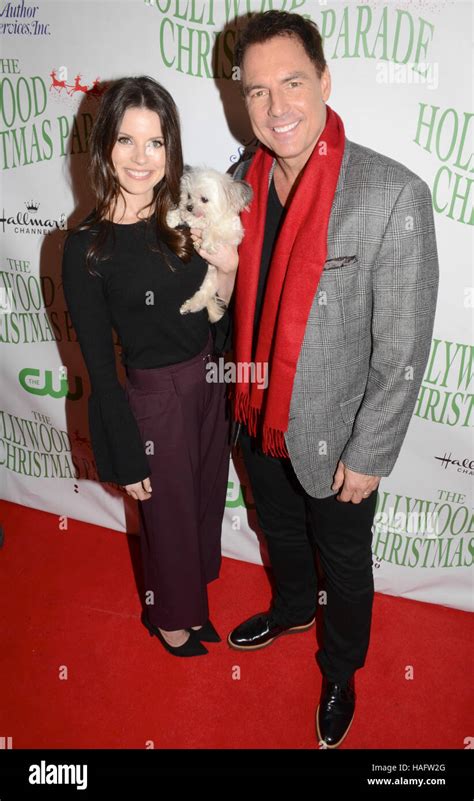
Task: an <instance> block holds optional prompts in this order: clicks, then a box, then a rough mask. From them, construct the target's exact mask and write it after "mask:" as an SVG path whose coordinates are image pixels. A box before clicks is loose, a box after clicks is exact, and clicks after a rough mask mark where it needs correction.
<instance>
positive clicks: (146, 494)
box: [125, 478, 151, 501]
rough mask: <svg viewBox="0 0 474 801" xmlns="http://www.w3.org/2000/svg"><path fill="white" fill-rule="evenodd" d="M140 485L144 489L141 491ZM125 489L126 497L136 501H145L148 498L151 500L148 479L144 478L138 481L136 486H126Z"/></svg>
mask: <svg viewBox="0 0 474 801" xmlns="http://www.w3.org/2000/svg"><path fill="white" fill-rule="evenodd" d="M142 484H143V487H145V489H143V487H142ZM125 489H126V491H127V495H130V497H131V498H134V500H136V501H147V500H148V498H151V481H150V479H149V478H144V479H143V481H138V482H137V483H136V484H126V485H125Z"/></svg>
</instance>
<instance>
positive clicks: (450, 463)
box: [434, 453, 474, 476]
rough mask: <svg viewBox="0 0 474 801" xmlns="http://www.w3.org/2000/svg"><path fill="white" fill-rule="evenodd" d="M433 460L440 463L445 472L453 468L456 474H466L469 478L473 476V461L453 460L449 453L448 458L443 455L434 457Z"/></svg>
mask: <svg viewBox="0 0 474 801" xmlns="http://www.w3.org/2000/svg"><path fill="white" fill-rule="evenodd" d="M434 458H435V459H437V461H439V462H441V467H444V469H445V470H447V469H448V467H455V468H456V471H457V472H458V473H466V474H467V475H470V476H472V475H473V474H474V459H462V460H461V459H453V458H452V454H451V453H450V454H449V456H447V455H446V453H445V454H444V456H435V457H434Z"/></svg>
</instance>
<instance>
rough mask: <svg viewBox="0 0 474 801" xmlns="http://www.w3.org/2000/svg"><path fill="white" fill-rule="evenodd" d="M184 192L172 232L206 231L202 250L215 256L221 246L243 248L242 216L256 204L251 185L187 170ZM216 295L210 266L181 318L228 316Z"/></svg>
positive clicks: (225, 176)
mask: <svg viewBox="0 0 474 801" xmlns="http://www.w3.org/2000/svg"><path fill="white" fill-rule="evenodd" d="M180 188H181V195H180V200H179V206H177V208H175V209H171V210H170V211H169V212H168V215H167V223H168V225H169V226H170V227H171V228H176V227H177V226H178V225H182V224H183V223H184V224H185V225H188V226H189V227H190V228H200V229H202V243H201V247H202V248H203V249H204V250H207V252H208V253H215V252H216V250H217V248H218V245H220V244H223V245H240V243H241V241H242V239H243V236H244V229H243V226H242V223H241V222H240V217H239V213H240V212H241V211H242V210H243V209H245V208H247V207H248V204H249V203H250V201H251V200H252V188H251V187H250V186H249V184H247V183H246V182H245V181H234V180H233V179H232V177H231V176H230V175H228V174H227V173H220V172H218V171H217V170H212V169H208V168H206V167H186V168H185V171H184V173H183V176H182V178H181V187H180ZM216 292H217V270H216V268H215V267H213V266H212V265H211V264H208V268H207V273H206V276H205V278H204V281H203V282H202V284H201V286H200V287H199V289H198V290H197V292H195V293H194V295H193V296H192V297H191V298H189V299H188V300H186V301H185V302H184V303H183V305H182V306H181V307H180V312H181V314H187V313H188V312H197V311H201V310H202V309H204V308H207V312H208V315H209V320H210V321H211V322H212V323H215V322H217V320H220V319H221V317H222V315H223V314H224V312H225V305H223V303H222V301H221V302H220V301H219V298H217V297H216Z"/></svg>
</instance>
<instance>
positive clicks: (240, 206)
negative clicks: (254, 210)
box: [228, 181, 253, 214]
mask: <svg viewBox="0 0 474 801" xmlns="http://www.w3.org/2000/svg"><path fill="white" fill-rule="evenodd" d="M228 192H229V198H230V205H231V207H232V210H233V211H235V212H236V213H237V214H238V213H239V212H241V211H243V210H244V209H245V208H247V206H248V204H249V203H250V201H251V200H252V197H253V189H252V187H251V186H250V184H248V183H247V182H246V181H231V182H230V183H229V186H228Z"/></svg>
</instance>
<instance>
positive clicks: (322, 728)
mask: <svg viewBox="0 0 474 801" xmlns="http://www.w3.org/2000/svg"><path fill="white" fill-rule="evenodd" d="M355 701H356V694H355V688H354V676H351V678H350V679H349V680H348V681H346V682H336V681H328V680H327V679H326V677H323V686H322V690H321V700H320V702H319V706H318V709H317V711H316V730H317V733H318V741H319V743H320V744H321V745H322V746H323V747H325V748H337V747H338V745H340V744H341V743H342V741H343V740H344V738H345V736H346V734H347V732H348V731H349V729H350V727H351V723H352V721H353V719H354V710H355Z"/></svg>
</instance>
